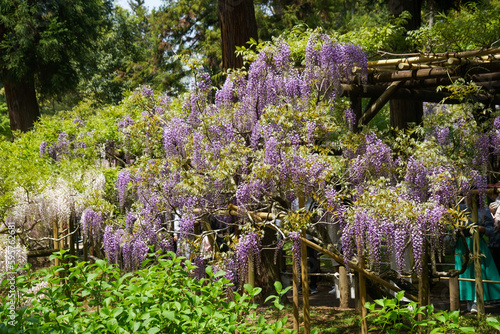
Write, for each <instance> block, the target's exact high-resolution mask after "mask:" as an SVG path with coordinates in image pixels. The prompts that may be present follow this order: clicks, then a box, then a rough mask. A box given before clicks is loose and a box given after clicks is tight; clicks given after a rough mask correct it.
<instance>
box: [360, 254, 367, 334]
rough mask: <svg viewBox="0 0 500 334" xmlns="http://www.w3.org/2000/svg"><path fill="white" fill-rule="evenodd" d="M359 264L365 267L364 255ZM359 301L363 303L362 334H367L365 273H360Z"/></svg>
mask: <svg viewBox="0 0 500 334" xmlns="http://www.w3.org/2000/svg"><path fill="white" fill-rule="evenodd" d="M359 266H360V267H361V268H363V269H364V268H365V259H364V257H361V258H360V259H359ZM358 280H359V282H358V283H359V301H360V304H361V333H362V334H367V333H368V321H367V320H366V316H367V310H366V307H365V303H366V277H365V275H363V273H361V272H360V273H359V279H358Z"/></svg>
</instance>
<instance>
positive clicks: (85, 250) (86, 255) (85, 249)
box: [82, 236, 89, 262]
mask: <svg viewBox="0 0 500 334" xmlns="http://www.w3.org/2000/svg"><path fill="white" fill-rule="evenodd" d="M82 238H83V260H84V261H85V262H88V261H89V246H88V245H87V240H85V238H84V237H83V236H82Z"/></svg>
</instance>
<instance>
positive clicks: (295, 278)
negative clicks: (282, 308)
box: [292, 252, 299, 333]
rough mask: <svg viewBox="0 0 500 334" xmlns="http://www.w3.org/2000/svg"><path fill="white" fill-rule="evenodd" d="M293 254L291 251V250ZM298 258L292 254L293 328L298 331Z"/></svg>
mask: <svg viewBox="0 0 500 334" xmlns="http://www.w3.org/2000/svg"><path fill="white" fill-rule="evenodd" d="M292 254H293V252H292ZM298 261H299V259H297V258H295V256H292V271H293V329H294V330H296V331H297V333H298V332H299V269H298Z"/></svg>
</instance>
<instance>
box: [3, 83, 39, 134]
mask: <svg viewBox="0 0 500 334" xmlns="http://www.w3.org/2000/svg"><path fill="white" fill-rule="evenodd" d="M3 87H4V89H5V97H6V99H7V108H8V110H9V118H10V128H11V130H12V131H14V130H21V131H23V132H26V131H28V130H30V129H31V128H33V125H34V123H35V121H36V120H37V119H38V118H39V117H40V109H39V107H38V101H37V98H36V91H35V82H34V78H33V76H31V77H30V76H26V77H24V78H23V80H20V81H17V82H9V81H4V82H3Z"/></svg>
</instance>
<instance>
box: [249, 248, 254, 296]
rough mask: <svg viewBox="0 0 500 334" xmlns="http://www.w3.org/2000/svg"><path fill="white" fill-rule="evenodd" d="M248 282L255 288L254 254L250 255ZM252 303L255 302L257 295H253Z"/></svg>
mask: <svg viewBox="0 0 500 334" xmlns="http://www.w3.org/2000/svg"><path fill="white" fill-rule="evenodd" d="M248 284H250V285H251V286H252V288H255V265H254V260H253V256H252V255H250V256H249V257H248ZM252 303H255V297H252Z"/></svg>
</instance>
